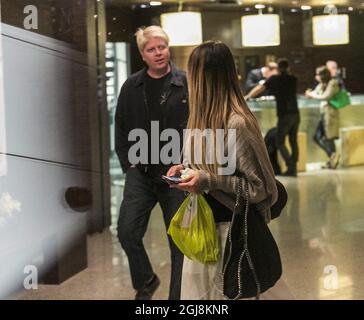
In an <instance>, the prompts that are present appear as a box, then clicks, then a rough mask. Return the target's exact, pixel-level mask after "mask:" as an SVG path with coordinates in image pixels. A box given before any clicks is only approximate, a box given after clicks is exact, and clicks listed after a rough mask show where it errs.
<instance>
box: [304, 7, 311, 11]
mask: <svg viewBox="0 0 364 320" xmlns="http://www.w3.org/2000/svg"><path fill="white" fill-rule="evenodd" d="M301 9H302V10H304V11H305V10H311V9H312V7H311V6H301Z"/></svg>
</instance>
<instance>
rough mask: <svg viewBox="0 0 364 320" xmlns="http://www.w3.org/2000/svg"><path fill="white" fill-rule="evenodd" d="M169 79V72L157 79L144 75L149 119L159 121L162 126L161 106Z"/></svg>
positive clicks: (162, 105)
mask: <svg viewBox="0 0 364 320" xmlns="http://www.w3.org/2000/svg"><path fill="white" fill-rule="evenodd" d="M170 81H171V73H170V72H169V73H168V74H166V75H165V76H163V77H162V78H159V79H154V78H152V77H151V76H149V75H148V74H147V75H146V77H145V94H146V98H147V104H148V112H149V119H150V121H159V122H160V123H159V126H160V128H161V126H162V120H163V111H164V110H163V107H164V102H165V100H166V95H167V91H168V87H169V86H168V84H169V82H170Z"/></svg>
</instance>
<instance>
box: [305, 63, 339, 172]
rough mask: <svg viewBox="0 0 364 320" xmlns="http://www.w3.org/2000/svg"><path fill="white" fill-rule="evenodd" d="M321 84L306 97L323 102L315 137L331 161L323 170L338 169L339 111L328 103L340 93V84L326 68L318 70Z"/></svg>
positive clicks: (307, 92) (322, 67) (309, 91)
mask: <svg viewBox="0 0 364 320" xmlns="http://www.w3.org/2000/svg"><path fill="white" fill-rule="evenodd" d="M316 76H317V79H318V80H319V82H320V83H319V84H318V85H317V86H316V88H315V90H313V91H312V90H307V91H306V97H308V98H312V99H318V100H321V101H322V102H321V105H320V109H321V115H320V120H319V123H318V126H317V129H316V132H315V135H314V141H315V142H316V143H317V144H318V146H319V147H320V148H321V149H323V150H324V151H325V152H326V154H327V156H328V157H329V160H328V161H327V163H326V164H325V165H324V166H323V168H328V169H336V167H337V165H338V164H339V160H340V159H339V158H340V155H339V154H338V153H337V152H336V147H335V140H336V139H338V137H339V110H337V109H335V108H333V107H332V106H330V104H329V103H328V101H329V100H330V99H331V98H332V97H333V96H335V95H336V94H337V93H338V92H339V91H340V84H339V81H338V80H337V79H336V78H333V77H332V75H331V73H330V71H329V69H328V68H327V67H326V66H321V67H319V68H317V69H316Z"/></svg>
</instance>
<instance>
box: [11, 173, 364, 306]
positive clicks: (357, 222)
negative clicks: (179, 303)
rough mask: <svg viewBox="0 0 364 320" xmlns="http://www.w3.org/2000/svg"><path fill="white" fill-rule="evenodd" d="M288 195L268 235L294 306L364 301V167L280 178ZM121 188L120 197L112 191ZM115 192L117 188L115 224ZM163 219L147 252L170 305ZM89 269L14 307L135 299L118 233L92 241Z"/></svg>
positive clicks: (25, 295) (29, 294) (153, 226)
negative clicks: (27, 303) (322, 301)
mask: <svg viewBox="0 0 364 320" xmlns="http://www.w3.org/2000/svg"><path fill="white" fill-rule="evenodd" d="M280 180H281V181H282V182H283V183H284V184H285V186H286V187H287V190H288V193H289V202H288V204H287V207H286V208H285V210H284V212H283V213H282V216H281V217H279V218H278V219H277V220H276V221H273V222H271V224H270V228H271V230H272V232H273V234H274V236H275V238H276V240H277V243H278V245H279V248H280V251H281V256H282V260H283V271H284V273H283V274H284V278H285V280H286V282H287V284H288V285H289V287H290V288H291V290H292V292H293V294H294V295H295V296H296V297H297V299H364V275H363V271H364V269H363V265H364V208H363V194H364V193H363V185H364V184H363V181H364V167H353V168H350V169H339V170H312V171H308V172H305V173H301V174H299V177H298V178H280ZM115 188H116V189H115ZM118 188H121V186H116V187H114V190H113V194H114V198H113V205H114V209H113V214H114V215H113V216H114V219H113V220H114V221H115V218H116V215H117V209H116V207H117V206H118V203H119V202H120V198H118V197H117V194H118ZM164 230H165V228H164V224H163V222H162V218H161V213H160V210H159V208H158V207H156V208H155V209H154V212H153V214H152V218H151V221H150V225H149V229H148V232H147V234H146V237H145V244H146V247H147V249H148V252H149V254H150V259H151V261H152V264H153V266H154V268H155V271H156V273H157V274H158V275H159V276H160V278H161V280H162V282H161V286H160V287H159V289H158V290H157V292H156V294H155V296H154V299H166V298H167V295H168V283H169V269H170V262H169V250H168V248H167V239H166V235H165V232H164ZM88 257H89V260H88V261H89V266H88V268H87V269H86V270H84V271H82V272H80V273H79V274H77V275H75V276H74V277H72V278H70V279H68V280H67V281H65V282H64V283H62V284H61V285H55V286H49V285H40V286H39V287H38V289H37V290H32V291H23V292H19V293H18V294H17V295H16V296H15V298H16V299H133V297H134V290H133V289H132V287H131V283H130V278H129V272H128V262H127V259H126V256H125V254H124V252H123V251H122V249H121V248H120V245H119V243H118V240H117V238H116V236H115V229H114V227H111V228H110V230H105V231H104V232H103V233H101V234H94V235H91V236H89V238H88Z"/></svg>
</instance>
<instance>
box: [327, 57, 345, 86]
mask: <svg viewBox="0 0 364 320" xmlns="http://www.w3.org/2000/svg"><path fill="white" fill-rule="evenodd" d="M326 68H327V69H328V70H329V71H330V74H331V78H333V79H336V80H337V82H338V83H339V86H340V89H345V83H344V79H343V77H342V74H341V72H340V70H339V68H338V65H337V62H336V61H334V60H328V61H327V62H326Z"/></svg>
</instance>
